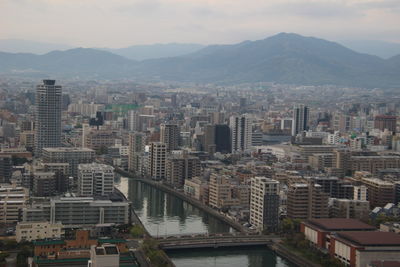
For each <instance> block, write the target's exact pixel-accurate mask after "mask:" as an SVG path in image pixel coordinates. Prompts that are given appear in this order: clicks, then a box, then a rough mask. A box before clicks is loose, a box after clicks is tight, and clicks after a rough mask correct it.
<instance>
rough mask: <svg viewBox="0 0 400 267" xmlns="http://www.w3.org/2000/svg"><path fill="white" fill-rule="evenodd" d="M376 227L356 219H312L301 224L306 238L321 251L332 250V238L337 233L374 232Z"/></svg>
mask: <svg viewBox="0 0 400 267" xmlns="http://www.w3.org/2000/svg"><path fill="white" fill-rule="evenodd" d="M374 230H375V227H373V226H371V225H369V224H366V223H363V222H361V221H359V220H356V219H343V218H330V219H311V220H306V221H304V222H302V223H301V224H300V231H301V232H302V233H303V234H304V235H305V238H306V239H307V240H308V241H310V242H311V243H312V244H313V245H314V246H316V247H317V248H320V249H327V250H329V249H330V245H331V242H330V237H331V235H332V234H334V233H335V232H349V231H364V232H367V231H368V232H369V231H374Z"/></svg>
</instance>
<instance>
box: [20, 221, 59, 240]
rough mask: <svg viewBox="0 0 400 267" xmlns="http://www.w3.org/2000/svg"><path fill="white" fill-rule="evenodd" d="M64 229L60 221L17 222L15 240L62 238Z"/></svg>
mask: <svg viewBox="0 0 400 267" xmlns="http://www.w3.org/2000/svg"><path fill="white" fill-rule="evenodd" d="M63 236H64V229H63V225H62V224H61V223H49V222H32V223H24V222H18V224H17V226H16V228H15V239H16V240H17V242H18V243H19V242H22V241H28V242H31V241H34V240H38V239H48V238H62V237H63Z"/></svg>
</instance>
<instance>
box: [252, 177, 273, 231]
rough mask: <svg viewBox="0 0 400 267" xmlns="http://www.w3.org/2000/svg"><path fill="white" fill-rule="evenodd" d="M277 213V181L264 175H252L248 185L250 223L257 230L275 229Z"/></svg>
mask: <svg viewBox="0 0 400 267" xmlns="http://www.w3.org/2000/svg"><path fill="white" fill-rule="evenodd" d="M278 215H279V182H278V181H276V180H273V179H270V178H266V177H260V176H257V177H254V178H252V179H251V187H250V224H252V225H253V226H255V227H257V229H258V230H259V231H262V230H263V229H265V228H269V229H271V230H275V229H276V228H277V226H278V221H279V218H278Z"/></svg>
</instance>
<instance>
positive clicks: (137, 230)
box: [129, 224, 145, 238]
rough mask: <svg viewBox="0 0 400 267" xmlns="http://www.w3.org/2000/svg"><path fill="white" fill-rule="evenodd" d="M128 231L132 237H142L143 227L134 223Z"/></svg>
mask: <svg viewBox="0 0 400 267" xmlns="http://www.w3.org/2000/svg"><path fill="white" fill-rule="evenodd" d="M129 232H130V233H131V235H132V237H134V238H140V237H143V235H144V233H145V231H144V229H143V227H142V226H141V225H139V224H135V225H134V226H132V227H131V229H130V230H129Z"/></svg>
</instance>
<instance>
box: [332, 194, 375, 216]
mask: <svg viewBox="0 0 400 267" xmlns="http://www.w3.org/2000/svg"><path fill="white" fill-rule="evenodd" d="M329 204H330V205H329V217H331V218H347V219H350V218H353V219H367V218H368V215H369V212H370V209H369V201H366V200H354V199H344V198H342V199H340V198H331V199H330V200H329Z"/></svg>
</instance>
